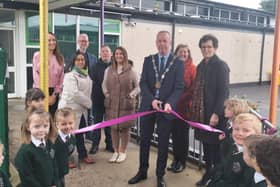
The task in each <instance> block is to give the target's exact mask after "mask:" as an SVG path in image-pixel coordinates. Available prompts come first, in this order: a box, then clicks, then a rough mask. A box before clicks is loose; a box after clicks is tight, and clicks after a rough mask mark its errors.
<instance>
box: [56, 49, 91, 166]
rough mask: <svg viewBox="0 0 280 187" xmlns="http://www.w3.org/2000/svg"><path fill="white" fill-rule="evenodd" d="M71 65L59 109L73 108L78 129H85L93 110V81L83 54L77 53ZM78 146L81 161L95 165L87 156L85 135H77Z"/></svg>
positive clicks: (64, 83)
mask: <svg viewBox="0 0 280 187" xmlns="http://www.w3.org/2000/svg"><path fill="white" fill-rule="evenodd" d="M71 63H72V64H71V66H70V67H71V68H70V72H68V73H66V74H65V77H64V81H63V91H62V93H61V99H60V101H59V104H58V108H64V107H70V108H72V109H73V110H74V112H75V113H76V128H83V127H85V126H87V116H88V109H90V108H91V88H92V81H91V79H90V77H89V75H88V66H87V64H86V61H85V55H84V54H83V53H81V52H77V53H76V54H75V56H74V58H73V61H72V62H71ZM76 146H77V151H78V157H79V159H80V160H81V161H83V162H85V163H87V164H92V163H94V161H93V160H92V159H91V158H89V157H88V155H87V150H86V147H85V143H84V136H83V134H77V135H76Z"/></svg>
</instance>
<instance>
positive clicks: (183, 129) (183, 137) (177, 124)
mask: <svg viewBox="0 0 280 187" xmlns="http://www.w3.org/2000/svg"><path fill="white" fill-rule="evenodd" d="M172 143H173V156H174V161H180V162H181V163H182V164H185V162H186V158H187V154H188V151H189V125H188V124H186V123H185V122H183V121H182V120H180V119H174V120H173V125H172Z"/></svg>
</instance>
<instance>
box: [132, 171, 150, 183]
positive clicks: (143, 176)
mask: <svg viewBox="0 0 280 187" xmlns="http://www.w3.org/2000/svg"><path fill="white" fill-rule="evenodd" d="M145 179H147V173H146V172H145V173H144V172H140V171H138V173H137V174H136V175H135V176H134V177H132V178H131V179H130V180H129V181H128V184H136V183H138V182H140V181H142V180H145Z"/></svg>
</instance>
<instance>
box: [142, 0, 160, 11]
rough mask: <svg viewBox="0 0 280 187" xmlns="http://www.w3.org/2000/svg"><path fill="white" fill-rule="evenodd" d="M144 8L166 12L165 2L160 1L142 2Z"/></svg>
mask: <svg viewBox="0 0 280 187" xmlns="http://www.w3.org/2000/svg"><path fill="white" fill-rule="evenodd" d="M142 7H143V8H144V9H149V10H156V9H157V10H164V2H163V1H158V0H149V1H142Z"/></svg>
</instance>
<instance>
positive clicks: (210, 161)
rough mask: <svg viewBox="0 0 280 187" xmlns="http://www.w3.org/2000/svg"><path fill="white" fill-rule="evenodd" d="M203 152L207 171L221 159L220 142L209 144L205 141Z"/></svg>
mask: <svg viewBox="0 0 280 187" xmlns="http://www.w3.org/2000/svg"><path fill="white" fill-rule="evenodd" d="M203 153H204V159H205V167H206V172H209V171H210V170H211V168H213V167H215V166H216V165H217V164H218V163H219V162H220V161H221V159H220V156H221V154H220V144H208V143H206V142H203Z"/></svg>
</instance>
